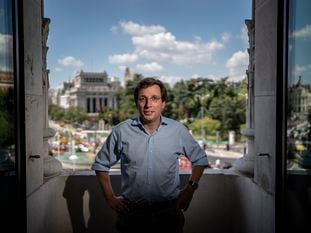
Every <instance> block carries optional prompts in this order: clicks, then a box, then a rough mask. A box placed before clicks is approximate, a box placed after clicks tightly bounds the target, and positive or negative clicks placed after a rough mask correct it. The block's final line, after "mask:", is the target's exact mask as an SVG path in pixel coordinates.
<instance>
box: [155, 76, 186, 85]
mask: <svg viewBox="0 0 311 233" xmlns="http://www.w3.org/2000/svg"><path fill="white" fill-rule="evenodd" d="M159 79H160V80H161V81H162V82H164V83H168V84H169V85H170V86H171V87H173V86H174V85H175V84H176V83H177V82H179V81H181V80H184V79H185V78H184V77H180V76H160V77H159Z"/></svg>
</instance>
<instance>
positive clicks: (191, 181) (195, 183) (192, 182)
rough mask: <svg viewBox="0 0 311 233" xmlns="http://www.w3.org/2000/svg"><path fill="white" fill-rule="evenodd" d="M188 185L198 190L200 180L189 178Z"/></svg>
mask: <svg viewBox="0 0 311 233" xmlns="http://www.w3.org/2000/svg"><path fill="white" fill-rule="evenodd" d="M188 185H189V186H190V187H191V188H192V190H193V191H195V190H197V189H198V187H199V184H198V182H196V181H193V180H189V181H188Z"/></svg>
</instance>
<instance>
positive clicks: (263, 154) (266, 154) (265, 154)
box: [258, 153, 270, 157]
mask: <svg viewBox="0 0 311 233" xmlns="http://www.w3.org/2000/svg"><path fill="white" fill-rule="evenodd" d="M258 156H267V157H269V156H270V154H269V153H259V154H258Z"/></svg>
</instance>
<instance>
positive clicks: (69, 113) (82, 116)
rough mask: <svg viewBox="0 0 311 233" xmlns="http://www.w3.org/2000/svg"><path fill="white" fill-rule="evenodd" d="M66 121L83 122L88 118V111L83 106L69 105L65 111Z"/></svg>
mask: <svg viewBox="0 0 311 233" xmlns="http://www.w3.org/2000/svg"><path fill="white" fill-rule="evenodd" d="M64 119H65V121H66V122H68V123H69V122H70V123H78V124H82V123H83V122H84V121H85V120H86V119H87V113H86V111H85V110H84V109H83V108H81V107H69V108H68V109H66V111H65V116H64Z"/></svg>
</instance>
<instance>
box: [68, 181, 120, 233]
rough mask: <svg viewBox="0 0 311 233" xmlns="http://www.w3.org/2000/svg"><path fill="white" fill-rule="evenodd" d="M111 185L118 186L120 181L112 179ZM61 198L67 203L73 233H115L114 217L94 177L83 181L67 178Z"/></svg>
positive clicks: (116, 189)
mask: <svg viewBox="0 0 311 233" xmlns="http://www.w3.org/2000/svg"><path fill="white" fill-rule="evenodd" d="M113 179H115V180H113ZM94 182H96V184H95V183H94ZM112 183H113V184H116V186H120V185H119V183H120V180H119V179H118V177H116V176H115V177H112ZM114 190H115V191H116V193H117V192H119V189H118V188H117V187H115V188H114ZM63 196H64V198H66V201H67V207H68V212H69V214H70V219H71V224H72V229H73V231H72V232H73V233H95V232H96V233H98V232H107V233H117V231H116V229H115V218H116V215H115V213H114V211H113V210H111V209H110V208H109V206H108V205H107V204H106V202H105V199H104V196H103V192H102V190H101V188H100V186H99V184H98V183H97V179H94V176H88V177H85V178H84V179H81V177H80V176H69V177H68V179H67V181H66V186H65V189H64V192H63Z"/></svg>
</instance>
